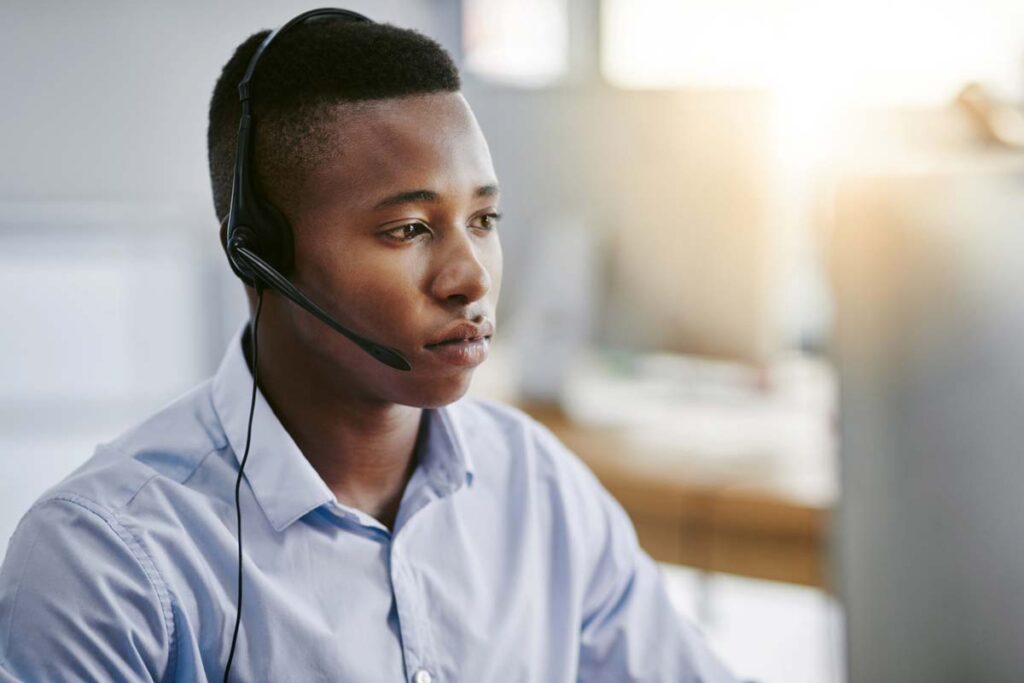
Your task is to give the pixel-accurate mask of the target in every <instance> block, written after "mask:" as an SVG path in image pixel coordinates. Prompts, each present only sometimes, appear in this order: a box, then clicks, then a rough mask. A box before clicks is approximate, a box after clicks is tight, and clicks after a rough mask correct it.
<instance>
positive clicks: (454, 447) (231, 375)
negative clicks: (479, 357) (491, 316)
mask: <svg viewBox="0 0 1024 683" xmlns="http://www.w3.org/2000/svg"><path fill="white" fill-rule="evenodd" d="M247 331H248V324H247V323H246V324H244V325H242V327H241V328H240V329H239V330H238V332H237V333H236V334H235V336H234V337H233V338H232V340H231V343H230V344H229V345H228V349H227V351H226V352H225V354H224V358H223V360H222V361H221V364H220V368H219V369H218V370H217V374H216V375H215V376H214V378H213V386H212V393H213V406H214V410H215V411H216V412H217V416H218V418H219V419H220V423H221V427H222V428H223V430H224V435H225V437H226V438H227V440H228V443H229V444H230V445H231V450H232V451H234V453H235V457H236V458H237V459H238V462H239V463H241V461H242V457H243V455H244V454H245V440H246V430H247V428H248V423H249V401H250V399H251V397H252V374H251V373H250V372H249V363H248V360H247V359H246V357H245V354H244V352H243V349H242V338H243V337H244V336H245V335H246V333H247ZM457 405H458V403H456V404H453V405H451V406H445V407H442V408H438V409H436V410H428V411H427V413H428V420H426V421H425V425H426V427H427V435H426V439H425V441H424V442H423V448H422V449H421V451H420V463H419V465H418V466H419V467H422V468H423V469H424V473H425V474H426V475H427V476H428V479H429V480H430V481H431V482H432V483H433V485H434V487H435V490H436V491H437V493H438V494H439V495H442V496H443V495H448V494H450V493H453V492H454V491H456V490H457V489H458V488H460V487H461V486H462V484H464V483H465V484H472V481H473V476H474V468H473V461H472V458H471V457H470V452H469V449H468V448H467V439H466V433H465V429H466V426H465V425H464V424H462V420H461V419H460V414H459V413H460V411H459V410H457V408H456V406H457ZM245 479H246V481H248V482H249V486H250V488H251V489H252V492H253V496H255V498H256V501H257V503H259V506H260V508H262V510H263V513H264V514H265V515H266V516H267V519H268V520H269V521H270V524H271V525H272V526H273V527H274V529H275V530H276V531H282V530H284V529H285V528H287V527H288V526H289V525H291V524H292V523H293V522H295V521H296V520H298V519H300V518H301V517H303V516H304V515H306V514H307V513H309V512H311V511H312V510H315V509H316V508H318V507H320V506H321V505H325V504H328V503H335V504H337V499H336V498H335V496H334V494H333V493H332V492H331V490H330V488H328V486H327V484H325V483H324V481H323V479H321V478H320V475H319V474H317V472H316V470H315V469H313V466H312V465H310V464H309V461H308V460H306V457H305V456H304V455H303V454H302V451H301V450H299V447H298V445H297V444H296V443H295V441H294V440H293V439H292V437H291V435H290V434H288V431H287V430H286V429H285V428H284V426H283V425H282V424H281V422H280V420H278V419H277V416H276V415H275V414H274V411H273V410H272V409H271V407H270V405H269V404H268V403H267V401H266V399H265V398H264V396H263V392H262V391H257V392H256V405H255V409H254V413H253V420H252V441H251V446H250V448H249V459H248V460H247V461H246V463H245Z"/></svg>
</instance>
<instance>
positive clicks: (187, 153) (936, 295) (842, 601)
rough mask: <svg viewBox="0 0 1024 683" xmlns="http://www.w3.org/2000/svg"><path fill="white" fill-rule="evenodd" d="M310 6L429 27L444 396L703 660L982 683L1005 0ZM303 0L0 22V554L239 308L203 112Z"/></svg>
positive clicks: (1016, 237) (148, 407) (1012, 655)
mask: <svg viewBox="0 0 1024 683" xmlns="http://www.w3.org/2000/svg"><path fill="white" fill-rule="evenodd" d="M346 6H347V7H349V8H351V9H355V10H357V11H360V12H365V13H367V14H368V15H370V16H371V17H373V18H374V19H377V20H381V21H390V22H392V23H396V24H398V25H402V26H407V27H412V28H416V29H419V30H421V31H422V32H424V33H426V34H428V35H430V36H432V37H434V38H435V39H437V40H438V41H439V42H441V43H442V44H443V45H444V46H445V47H446V48H447V49H448V50H449V51H450V52H451V53H452V54H453V55H454V56H455V58H456V60H457V61H458V63H459V64H460V66H461V67H462V69H463V79H464V91H465V94H466V96H467V98H468V99H469V101H470V103H471V105H472V106H473V108H474V110H475V112H476V114H477V117H478V119H479V121H480V124H481V126H482V128H483V130H484V132H485V134H486V136H487V138H488V140H489V143H490V146H491V152H492V155H493V157H494V161H495V165H496V168H497V171H498V176H499V179H500V181H501V184H502V188H503V195H504V198H503V211H504V213H505V219H504V221H503V223H502V227H501V230H502V233H501V235H502V240H503V244H504V247H505V253H506V275H505V282H504V286H503V301H502V303H501V308H500V310H499V328H500V333H499V335H498V338H497V339H496V342H495V345H494V349H493V356H492V358H491V360H489V361H488V363H487V364H486V365H485V366H484V367H483V368H482V369H481V370H480V371H479V374H478V377H477V378H476V380H475V384H474V388H473V392H474V393H476V394H478V395H482V396H488V397H492V398H497V399H500V400H505V401H508V402H511V403H515V404H516V405H519V406H521V407H523V408H524V409H526V410H528V411H529V412H531V413H532V414H533V415H535V416H536V417H537V418H538V419H540V420H542V421H544V422H545V423H546V424H548V425H549V426H550V427H551V428H552V429H554V430H555V431H556V433H557V434H559V436H561V437H562V438H563V439H564V440H565V441H566V442H567V443H568V444H569V445H570V446H571V447H572V448H573V449H574V450H575V451H576V452H577V453H579V454H580V456H581V457H582V458H583V459H584V460H585V461H587V463H588V464H589V465H590V466H591V467H592V468H593V469H594V470H595V472H597V474H598V475H599V476H600V477H601V479H602V481H604V483H605V485H606V486H608V488H609V489H610V490H611V491H612V493H613V494H615V495H616V496H617V497H618V498H619V500H620V501H622V502H623V504H624V506H625V507H626V509H627V511H628V512H629V513H630V515H631V516H632V518H633V520H634V523H635V524H636V527H637V530H638V533H639V536H640V540H641V542H642V544H643V545H644V547H645V548H646V549H647V550H648V551H649V552H650V553H651V554H652V555H653V556H654V557H655V558H656V559H658V560H659V561H660V562H662V563H663V564H662V567H663V569H664V571H665V575H666V577H667V579H668V581H669V586H670V591H671V594H672V599H673V601H674V603H675V604H676V605H677V606H678V608H679V610H680V612H681V614H684V615H686V616H688V617H689V618H690V619H692V620H694V621H695V622H696V623H697V624H698V625H699V626H700V627H701V629H702V630H703V631H704V632H705V634H706V635H707V636H708V638H709V640H710V641H711V644H712V646H713V647H714V648H715V649H716V650H717V651H718V652H719V654H720V655H721V656H722V657H723V658H724V659H725V660H726V661H727V662H728V663H729V665H730V666H731V667H732V668H733V669H734V670H736V671H737V672H738V673H740V674H742V675H744V676H749V677H753V678H756V679H757V680H761V681H765V682H769V683H774V682H782V681H785V682H787V683H794V682H795V683H799V682H803V681H806V682H808V683H811V682H813V683H818V682H822V681H828V682H840V681H847V680H849V681H854V682H861V681H863V682H868V681H872V682H877V681H918V680H920V681H925V680H927V681H947V680H948V681H964V680H972V681H1002V680H1006V681H1010V680H1020V677H1021V674H1022V672H1024V655H1022V654H1020V652H1019V651H1024V648H1020V647H1019V645H1020V643H1022V642H1024V627H1022V626H1021V623H1020V622H1021V620H1020V619H1019V615H1020V614H1021V613H1024V598H1022V597H1021V596H1024V551H1021V548H1024V529H1022V527H1021V523H1020V520H1021V519H1022V518H1024V505H1022V504H1021V502H1020V501H1021V500H1022V499H1024V496H1022V495H1021V493H1020V492H1021V488H1022V482H1024V465H1022V461H1021V458H1020V455H1019V454H1020V450H1021V449H1020V447H1019V440H1020V439H1019V436H1020V428H1019V425H1021V424H1024V421H1022V420H1021V418H1022V417H1024V414H1022V413H1021V410H1020V406H1021V405H1022V401H1021V399H1024V371H1022V367H1024V364H1022V363H1021V361H1020V354H1019V353H1018V344H1017V341H1018V340H1019V339H1021V334H1020V333H1021V332H1022V331H1024V306H1022V303H1024V302H1022V297H1021V295H1022V294H1024V289H1022V285H1024V282H1022V277H1024V267H1022V266H1024V231H1022V227H1024V226H1022V218H1024V107H1022V104H1021V102H1022V101H1024V4H1022V3H1021V2H1019V0H983V1H974V2H969V1H967V0H932V1H930V2H918V1H916V0H886V1H883V0H859V1H857V2H852V1H845V2H843V1H840V0H760V1H757V2H755V1H753V0H678V1H674V0H461V1H460V0H403V1H401V2H399V1H398V0H380V1H377V2H370V1H368V0H360V1H353V2H351V3H349V4H348V5H346ZM309 8H310V6H309V5H308V4H304V3H302V2H296V1H293V0H275V1H273V2H271V1H270V0H250V1H247V2H241V1H231V2H199V1H198V0H181V1H178V2H173V3H170V2H168V3H157V2H128V1H127V0H122V1H119V0H93V1H92V2H89V3H71V2H53V1H38V2H29V1H27V0H25V1H22V0H8V2H5V3H4V5H3V7H2V9H0V92H2V93H4V97H3V102H2V105H0V151H2V159H3V163H2V164H0V292H3V294H2V296H0V321H2V322H0V324H2V326H3V331H2V333H0V463H2V465H3V469H2V475H0V539H2V540H0V556H2V552H3V546H4V545H6V540H7V538H8V537H9V536H10V534H11V533H12V532H13V530H14V528H15V526H16V524H17V521H18V519H19V518H20V516H21V515H22V514H23V513H24V512H25V510H26V509H27V508H28V506H29V505H30V504H31V502H32V501H33V500H34V499H35V498H36V497H37V496H38V495H39V494H40V493H42V492H43V491H44V490H45V489H46V488H47V487H48V486H50V485H52V484H53V483H55V482H56V481H58V480H59V479H60V478H61V477H63V476H64V475H66V474H67V473H68V472H70V471H71V470H72V469H73V468H74V467H75V466H76V465H78V464H79V463H81V462H82V461H83V460H85V459H86V458H87V457H88V456H89V455H90V454H91V452H92V449H93V447H94V446H95V444H96V443H98V442H101V441H105V440H108V439H110V438H112V437H113V436H115V435H117V434H118V433H120V432H121V431H123V430H124V429H125V428H126V427H128V426H129V425H131V424H133V423H135V422H137V421H138V420H140V419H142V418H143V417H145V416H146V415H147V414H149V413H151V412H153V411H154V410H156V409H157V408H159V407H160V406H161V405H163V404H164V403H166V402H168V401H169V400H171V399H173V398H174V397H176V396H177V395H179V394H181V393H183V392H184V391H186V390H187V389H188V388H189V387H191V386H193V385H194V384H196V383H198V382H199V381H201V380H202V379H203V378H205V377H207V376H209V375H210V374H211V373H212V372H213V371H214V369H215V367H216V364H217V362H218V361H219V359H220V356H221V354H222V353H223V349H224V347H225V344H226V343H227V341H228V339H229V337H230V336H231V335H232V333H233V332H234V331H235V330H236V329H237V328H238V326H239V325H240V324H241V322H242V321H243V320H244V317H245V309H244V306H243V297H242V291H241V287H240V285H239V284H238V283H237V281H235V280H234V279H233V278H232V276H231V275H230V271H229V269H228V268H227V266H226V263H225V262H224V259H223V255H222V253H221V251H220V248H219V245H218V242H217V239H216V233H217V230H216V220H215V218H214V214H213V208H212V202H211V198H210V190H209V181H208V173H207V166H206V146H205V130H206V110H207V105H208V100H209V95H210V93H211V90H212V87H213V83H214V81H215V79H216V77H217V76H218V74H219V71H220V68H221V66H222V65H223V63H224V62H225V61H226V60H227V58H228V57H229V56H230V54H231V52H232V50H233V48H234V46H235V45H237V44H238V43H239V42H240V41H241V40H242V39H243V38H245V37H246V36H248V35H249V34H250V33H252V32H255V31H257V30H259V29H262V28H270V27H274V26H277V25H279V24H281V23H283V22H284V21H285V20H287V19H288V18H290V17H291V16H293V15H294V14H297V13H299V12H301V11H303V10H305V9H309ZM1015 674H1016V675H1015Z"/></svg>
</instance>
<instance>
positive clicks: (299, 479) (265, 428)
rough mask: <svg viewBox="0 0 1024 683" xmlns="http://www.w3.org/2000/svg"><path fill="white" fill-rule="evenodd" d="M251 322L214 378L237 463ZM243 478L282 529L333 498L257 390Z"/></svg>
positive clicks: (248, 393) (245, 419)
mask: <svg viewBox="0 0 1024 683" xmlns="http://www.w3.org/2000/svg"><path fill="white" fill-rule="evenodd" d="M247 329H248V325H247V324H246V325H243V326H242V328H241V329H240V330H239V331H238V332H237V333H236V334H235V336H234V337H233V338H232V340H231V343H230V345H229V346H228V349H227V352H226V353H225V354H224V359H223V360H222V361H221V364H220V368H219V369H218V370H217V374H216V375H215V376H214V378H213V388H212V391H213V407H214V410H216V411H217V416H218V418H219V419H220V423H221V427H222V428H223V429H224V435H225V436H226V437H227V440H228V443H230V444H231V450H233V451H234V452H235V457H236V458H237V459H238V461H239V463H241V461H242V457H243V455H244V454H245V440H246V431H247V429H248V424H249V401H250V399H251V397H252V373H250V372H249V363H248V360H247V359H246V357H245V354H244V353H243V351H242V337H243V335H244V334H245V333H246V331H247ZM245 479H246V481H248V482H249V487H250V488H251V489H252V492H253V496H255V498H256V502H257V503H259V506H260V507H261V508H262V509H263V513H264V514H265V515H266V516H267V519H268V520H269V521H270V524H271V525H272V526H273V527H274V529H275V530H276V531H281V530H283V529H284V528H286V527H287V526H289V525H290V524H291V523H292V522H294V521H295V520H297V519H299V518H300V517H302V516H303V515H305V514H306V513H308V512H310V511H312V510H315V509H316V508H318V507H320V506H321V505H324V504H325V503H330V502H332V501H334V500H335V497H334V494H333V493H332V492H331V490H330V489H329V488H328V487H327V484H325V483H324V481H323V479H321V478H320V475H318V474H317V473H316V470H314V469H313V466H312V465H310V464H309V461H308V460H306V457H305V456H304V455H303V454H302V451H300V450H299V447H298V446H297V445H296V444H295V441H294V440H293V439H292V437H291V435H289V434H288V431H287V430H286V429H285V428H284V426H283V425H282V424H281V422H280V420H278V419H277V416H276V415H275V414H274V411H273V410H272V409H271V408H270V405H269V404H268V403H267V400H266V399H265V398H264V397H263V392H262V391H257V392H256V405H255V409H254V412H253V418H252V441H251V445H250V448H249V459H248V460H247V461H246V463H245Z"/></svg>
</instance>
